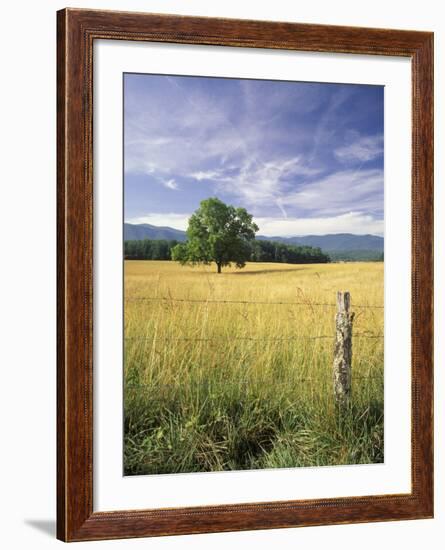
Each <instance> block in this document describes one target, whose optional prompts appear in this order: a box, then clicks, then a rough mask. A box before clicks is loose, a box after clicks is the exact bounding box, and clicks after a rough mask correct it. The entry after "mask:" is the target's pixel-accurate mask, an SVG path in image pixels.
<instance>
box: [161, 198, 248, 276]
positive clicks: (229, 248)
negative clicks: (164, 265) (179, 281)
mask: <svg viewBox="0 0 445 550" xmlns="http://www.w3.org/2000/svg"><path fill="white" fill-rule="evenodd" d="M257 231H258V226H257V225H256V224H255V223H254V222H253V221H252V215H251V214H249V213H248V212H247V211H246V210H245V209H244V208H235V207H234V206H231V205H227V204H225V203H224V202H222V201H221V200H219V199H217V198H215V197H212V198H209V199H205V200H203V201H201V203H200V206H199V208H198V209H197V210H196V211H195V212H194V214H192V216H191V217H190V219H189V223H188V228H187V238H188V240H187V242H186V243H183V244H178V245H176V246H175V247H174V248H173V249H172V252H171V253H172V259H173V260H176V261H178V262H180V263H181V264H183V265H184V264H191V265H195V264H200V263H202V264H207V265H208V264H210V263H212V262H215V263H216V267H217V272H218V273H221V269H222V268H223V267H224V266H230V265H231V264H232V263H234V264H235V265H236V267H239V268H242V267H244V266H245V265H246V261H247V260H248V259H249V258H250V255H251V250H252V249H251V242H252V241H253V240H254V239H255V233H256V232H257Z"/></svg>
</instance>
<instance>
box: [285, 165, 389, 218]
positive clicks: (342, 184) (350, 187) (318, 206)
mask: <svg viewBox="0 0 445 550" xmlns="http://www.w3.org/2000/svg"><path fill="white" fill-rule="evenodd" d="M286 200H287V204H288V205H289V206H294V207H298V209H300V210H301V211H305V212H312V213H314V212H316V213H320V214H323V215H330V214H332V213H337V214H341V213H346V212H349V211H351V210H354V211H355V210H357V211H372V212H381V211H382V210H383V170H379V169H375V170H344V171H339V172H334V173H332V174H330V175H328V176H326V177H324V178H322V179H319V180H315V181H313V182H311V183H309V184H307V185H304V186H303V187H302V188H301V189H299V190H298V191H297V192H290V193H289V194H288V195H287V197H286Z"/></svg>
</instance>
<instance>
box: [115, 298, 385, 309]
mask: <svg viewBox="0 0 445 550" xmlns="http://www.w3.org/2000/svg"><path fill="white" fill-rule="evenodd" d="M125 300H126V301H127V302H165V303H168V302H182V303H190V304H243V305H270V306H274V305H277V306H278V305H280V306H307V307H311V306H324V307H337V304H331V303H327V302H326V303H325V302H269V301H264V302H263V301H254V302H250V301H248V300H195V299H185V298H169V297H162V298H154V297H146V296H135V297H131V296H129V297H126V298H125ZM354 307H355V308H358V309H383V308H384V306H379V305H373V304H354Z"/></svg>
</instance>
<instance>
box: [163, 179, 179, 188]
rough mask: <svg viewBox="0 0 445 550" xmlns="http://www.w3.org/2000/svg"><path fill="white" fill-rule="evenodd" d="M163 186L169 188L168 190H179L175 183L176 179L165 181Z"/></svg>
mask: <svg viewBox="0 0 445 550" xmlns="http://www.w3.org/2000/svg"><path fill="white" fill-rule="evenodd" d="M163 184H164V186H165V187H167V189H175V190H176V189H178V184H177V183H176V182H175V180H174V179H169V180H165V181H163Z"/></svg>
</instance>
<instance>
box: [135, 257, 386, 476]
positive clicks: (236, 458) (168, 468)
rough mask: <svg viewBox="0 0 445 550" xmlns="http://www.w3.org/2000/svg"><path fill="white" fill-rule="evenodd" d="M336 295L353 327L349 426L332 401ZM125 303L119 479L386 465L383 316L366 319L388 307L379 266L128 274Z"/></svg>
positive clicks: (140, 269)
mask: <svg viewBox="0 0 445 550" xmlns="http://www.w3.org/2000/svg"><path fill="white" fill-rule="evenodd" d="M338 290H349V291H350V293H351V297H352V309H353V311H355V315H356V318H355V322H354V334H355V335H356V337H355V338H354V342H353V403H352V406H351V410H350V411H349V412H348V417H347V418H345V417H344V416H343V417H342V418H340V417H339V415H338V412H337V411H336V409H335V406H334V403H333V396H332V379H331V368H332V351H333V334H334V315H335V307H332V305H331V304H335V294H336V292H337V291H338ZM125 300H126V301H125V339H126V340H125V469H126V472H127V473H128V474H132V473H165V472H184V471H187V472H189V471H209V470H227V469H244V468H264V467H292V466H307V465H310V466H312V465H323V464H348V463H358V462H360V463H363V462H379V461H381V460H383V338H380V335H382V333H383V309H381V308H373V307H364V306H375V305H378V306H381V305H383V263H377V262H376V263H344V264H341V263H340V264H312V265H295V264H293V265H290V264H271V263H249V264H247V266H246V267H245V268H244V269H242V270H237V269H235V268H226V269H225V270H224V271H223V273H222V274H216V273H215V268H214V266H200V267H182V266H180V265H179V264H177V263H175V262H164V261H127V262H126V264H125ZM321 304H327V305H321ZM314 337H315V338H314Z"/></svg>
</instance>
